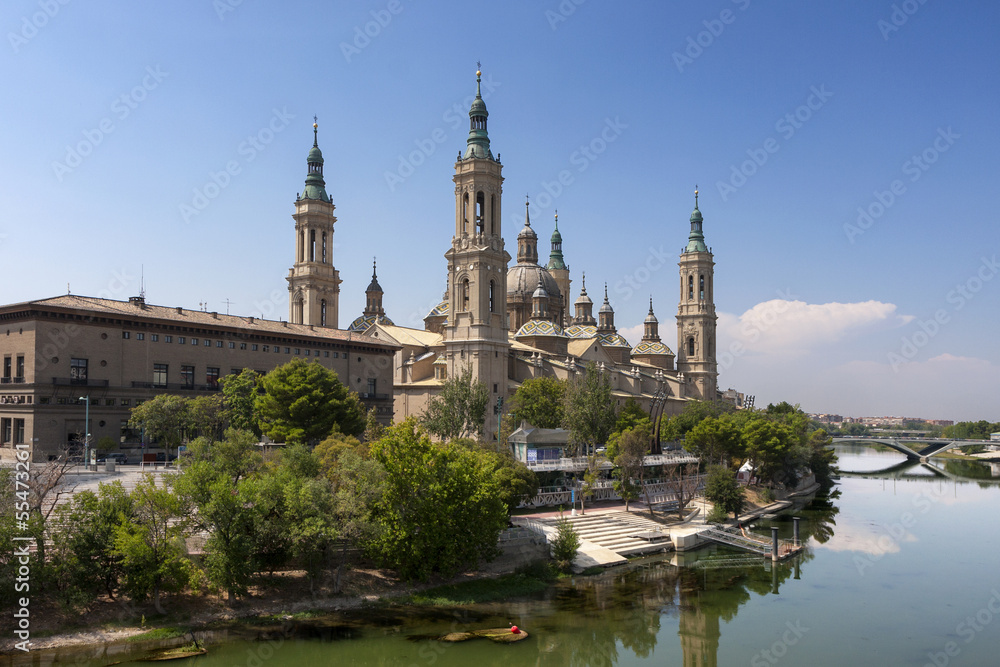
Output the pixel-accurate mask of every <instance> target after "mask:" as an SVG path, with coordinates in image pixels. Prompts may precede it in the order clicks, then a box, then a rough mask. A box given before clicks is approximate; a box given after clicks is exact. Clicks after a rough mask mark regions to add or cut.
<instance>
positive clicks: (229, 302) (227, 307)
mask: <svg viewBox="0 0 1000 667" xmlns="http://www.w3.org/2000/svg"><path fill="white" fill-rule="evenodd" d="M231 303H232V301H230V300H229V297H226V315H228V314H229V305H230V304H231Z"/></svg>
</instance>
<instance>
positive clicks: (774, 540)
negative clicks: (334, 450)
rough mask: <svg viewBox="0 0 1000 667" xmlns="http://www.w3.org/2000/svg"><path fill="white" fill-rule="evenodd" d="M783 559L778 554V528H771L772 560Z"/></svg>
mask: <svg viewBox="0 0 1000 667" xmlns="http://www.w3.org/2000/svg"><path fill="white" fill-rule="evenodd" d="M780 559H781V555H780V554H779V553H778V527H777V526H771V560H773V561H777V560H780Z"/></svg>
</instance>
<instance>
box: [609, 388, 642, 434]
mask: <svg viewBox="0 0 1000 667" xmlns="http://www.w3.org/2000/svg"><path fill="white" fill-rule="evenodd" d="M648 422H649V415H648V414H647V413H646V411H645V410H643V409H642V407H641V406H640V405H639V402H638V401H636V400H635V398H633V397H631V396H629V397H628V400H626V401H625V405H623V406H622V409H621V410H619V411H618V417H617V419H616V420H615V431H617V432H619V433H623V432H624V431H627V430H629V429H632V428H635V427H636V426H638V425H639V424H642V423H648Z"/></svg>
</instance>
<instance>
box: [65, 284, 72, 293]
mask: <svg viewBox="0 0 1000 667" xmlns="http://www.w3.org/2000/svg"><path fill="white" fill-rule="evenodd" d="M66 294H72V292H70V291H69V283H66Z"/></svg>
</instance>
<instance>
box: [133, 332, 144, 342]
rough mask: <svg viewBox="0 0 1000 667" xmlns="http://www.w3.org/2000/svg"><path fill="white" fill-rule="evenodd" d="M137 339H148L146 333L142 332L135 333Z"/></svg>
mask: <svg viewBox="0 0 1000 667" xmlns="http://www.w3.org/2000/svg"><path fill="white" fill-rule="evenodd" d="M135 339H136V340H146V334H144V333H142V332H140V333H137V334H136V335H135Z"/></svg>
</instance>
